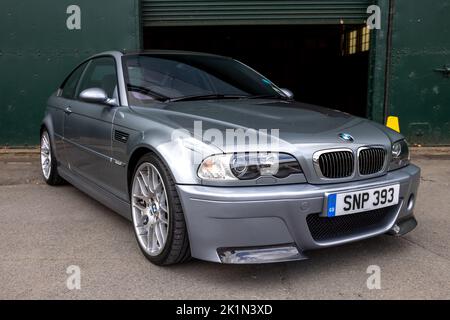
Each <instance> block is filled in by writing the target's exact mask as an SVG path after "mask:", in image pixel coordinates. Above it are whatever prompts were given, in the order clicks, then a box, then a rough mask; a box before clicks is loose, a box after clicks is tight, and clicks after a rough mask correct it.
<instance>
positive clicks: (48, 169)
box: [41, 129, 64, 186]
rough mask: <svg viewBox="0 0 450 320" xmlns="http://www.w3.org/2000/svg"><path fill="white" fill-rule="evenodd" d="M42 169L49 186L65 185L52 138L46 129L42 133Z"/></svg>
mask: <svg viewBox="0 0 450 320" xmlns="http://www.w3.org/2000/svg"><path fill="white" fill-rule="evenodd" d="M41 169H42V175H43V176H44V180H45V182H47V183H48V184H49V185H52V186H54V185H58V184H61V183H63V181H64V180H63V179H62V178H61V177H60V176H59V174H58V169H57V163H56V158H55V155H54V153H53V150H52V144H51V141H50V137H49V135H48V131H47V130H45V129H44V130H43V131H42V133H41Z"/></svg>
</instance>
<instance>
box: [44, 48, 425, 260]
mask: <svg viewBox="0 0 450 320" xmlns="http://www.w3.org/2000/svg"><path fill="white" fill-rule="evenodd" d="M40 137H41V165H42V173H43V177H44V179H45V181H46V182H47V183H48V184H50V185H58V184H61V183H63V182H64V181H67V182H69V183H71V184H72V185H74V186H75V187H77V188H79V189H80V190H82V191H84V192H86V193H87V194H89V195H90V196H91V197H93V198H95V199H97V200H98V201H100V202H102V203H103V204H104V205H106V206H108V207H109V208H111V209H112V210H114V211H116V212H118V213H119V214H121V215H123V216H124V217H126V218H127V219H129V220H131V221H132V223H133V227H134V232H135V235H136V239H137V242H138V245H139V248H140V249H141V250H142V252H143V254H144V255H145V257H146V258H148V259H149V260H150V261H151V262H152V263H155V264H158V265H169V264H174V263H180V262H183V261H186V260H188V259H189V258H190V257H194V258H198V259H203V260H207V261H214V262H222V263H267V262H279V261H290V260H300V259H305V258H306V257H307V252H308V251H310V250H314V249H318V248H325V247H329V246H335V245H340V244H344V243H348V242H351V241H357V240H361V239H365V238H369V237H374V236H377V235H381V234H390V235H395V236H401V235H403V234H405V233H407V232H409V231H411V230H412V229H414V227H415V226H416V225H417V221H416V219H415V218H414V215H413V209H414V203H415V199H416V197H417V189H418V186H419V176H420V169H419V168H418V167H416V166H414V165H413V164H411V163H410V156H409V150H408V145H407V143H406V141H405V139H404V137H403V136H402V135H400V134H399V133H397V132H395V131H393V130H391V129H388V128H387V127H384V126H383V125H381V124H378V123H375V122H371V121H369V120H367V119H363V118H358V117H354V116H351V115H349V114H346V113H343V112H340V111H337V110H331V109H327V108H323V107H319V106H314V105H310V104H305V103H301V102H296V101H294V99H293V95H292V93H291V92H290V91H289V90H287V89H281V88H279V87H277V86H276V85H275V84H274V83H273V82H271V81H270V80H269V79H267V78H266V77H264V76H262V75H261V74H259V73H258V72H256V71H255V70H253V69H251V68H250V67H248V66H246V65H244V64H243V63H241V62H239V61H236V60H234V59H232V58H228V57H222V56H217V55H211V54H204V53H193V52H180V51H146V52H139V53H121V52H116V51H111V52H104V53H100V54H98V55H95V56H93V57H91V58H89V59H87V60H85V61H83V62H82V63H81V64H80V65H78V66H77V67H76V68H75V69H74V70H73V71H72V72H71V73H70V74H69V75H68V77H67V78H66V79H65V80H64V81H63V82H62V84H61V86H60V88H59V89H58V90H57V91H56V92H55V93H54V94H53V95H52V96H51V97H50V98H49V100H48V103H47V108H46V113H45V117H44V119H43V122H42V126H41V131H40Z"/></svg>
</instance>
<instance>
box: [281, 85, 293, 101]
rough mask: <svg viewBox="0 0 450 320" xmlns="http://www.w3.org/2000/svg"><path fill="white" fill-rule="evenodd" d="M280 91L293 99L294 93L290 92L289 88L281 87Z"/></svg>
mask: <svg viewBox="0 0 450 320" xmlns="http://www.w3.org/2000/svg"><path fill="white" fill-rule="evenodd" d="M281 92H283V94H284V95H285V96H286V97H288V98H289V99H294V93H292V91H291V90H289V89H286V88H281Z"/></svg>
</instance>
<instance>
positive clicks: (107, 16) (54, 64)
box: [0, 0, 140, 145]
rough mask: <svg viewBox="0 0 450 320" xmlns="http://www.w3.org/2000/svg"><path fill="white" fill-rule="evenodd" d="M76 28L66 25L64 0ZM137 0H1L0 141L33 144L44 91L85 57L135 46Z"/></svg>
mask: <svg viewBox="0 0 450 320" xmlns="http://www.w3.org/2000/svg"><path fill="white" fill-rule="evenodd" d="M72 4H76V5H78V6H79V7H80V8H81V30H68V28H67V27H66V19H67V18H68V17H69V14H67V13H66V10H67V7H68V6H69V5H72ZM138 13H139V6H138V0H114V1H112V0H96V1H92V0H75V1H68V0H58V1H55V0H53V1H52V0H41V1H33V0H28V1H14V0H2V1H0V145H23V144H38V142H39V125H40V121H41V119H42V116H43V111H44V108H45V103H46V99H47V97H48V96H49V95H50V94H51V93H52V92H53V90H56V88H57V87H58V85H59V84H60V82H61V81H62V80H63V78H64V76H65V75H66V74H67V73H68V72H69V71H70V70H71V69H72V68H73V67H74V66H75V65H76V64H77V63H79V62H80V60H82V59H84V58H85V57H87V56H89V55H92V54H94V53H97V52H99V51H103V50H110V49H137V48H138V47H139V43H140V41H139V32H140V30H139V15H138Z"/></svg>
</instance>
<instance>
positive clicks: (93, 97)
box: [80, 88, 117, 106]
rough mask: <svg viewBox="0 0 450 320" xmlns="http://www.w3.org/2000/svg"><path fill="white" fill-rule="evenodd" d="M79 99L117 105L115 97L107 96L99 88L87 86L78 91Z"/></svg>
mask: <svg viewBox="0 0 450 320" xmlns="http://www.w3.org/2000/svg"><path fill="white" fill-rule="evenodd" d="M80 99H81V100H83V101H85V102H90V103H100V104H107V105H110V106H115V105H117V101H116V99H110V98H108V95H107V94H106V92H105V90H103V89H100V88H89V89H86V90H83V91H82V92H81V93H80Z"/></svg>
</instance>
